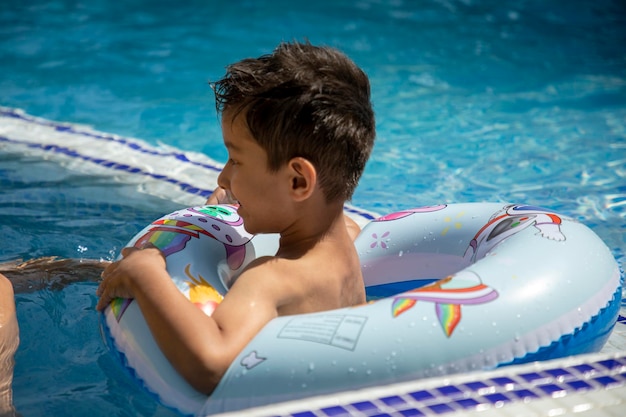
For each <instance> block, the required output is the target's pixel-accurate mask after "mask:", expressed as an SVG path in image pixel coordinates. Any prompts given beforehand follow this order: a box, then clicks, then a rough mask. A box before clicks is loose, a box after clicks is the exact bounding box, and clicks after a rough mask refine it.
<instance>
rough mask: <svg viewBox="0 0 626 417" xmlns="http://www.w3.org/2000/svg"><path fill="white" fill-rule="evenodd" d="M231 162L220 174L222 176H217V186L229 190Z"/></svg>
mask: <svg viewBox="0 0 626 417" xmlns="http://www.w3.org/2000/svg"><path fill="white" fill-rule="evenodd" d="M229 165H230V162H227V163H226V165H224V168H223V169H222V171H221V172H220V174H219V175H218V176H217V185H218V186H220V187H222V188H224V189H226V190H228V189H229V188H230V180H229V174H228V172H229V170H230V167H229Z"/></svg>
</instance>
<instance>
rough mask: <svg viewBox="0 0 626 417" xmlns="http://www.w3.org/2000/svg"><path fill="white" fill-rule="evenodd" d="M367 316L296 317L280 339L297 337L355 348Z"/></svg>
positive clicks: (284, 329)
mask: <svg viewBox="0 0 626 417" xmlns="http://www.w3.org/2000/svg"><path fill="white" fill-rule="evenodd" d="M365 322H367V317H364V316H352V315H346V314H342V315H338V314H328V315H318V316H314V317H295V318H293V319H292V320H290V321H289V323H287V325H285V327H283V329H282V330H281V331H280V333H279V334H278V338H280V339H297V340H304V341H309V342H316V343H323V344H326V345H330V346H335V347H338V348H342V349H347V350H354V348H355V347H356V344H357V342H358V340H359V336H360V335H361V331H362V330H363V326H365Z"/></svg>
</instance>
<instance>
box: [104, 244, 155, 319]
mask: <svg viewBox="0 0 626 417" xmlns="http://www.w3.org/2000/svg"><path fill="white" fill-rule="evenodd" d="M122 256H123V258H122V259H121V260H119V261H117V262H113V263H112V264H110V265H109V266H107V267H106V268H105V270H104V271H103V272H102V282H101V283H100V286H99V287H98V290H97V291H96V295H97V296H99V297H100V300H98V304H97V305H96V310H104V308H105V307H106V306H107V305H109V303H110V302H111V301H112V300H113V299H114V298H135V296H134V291H136V290H138V289H139V290H141V289H142V288H141V287H142V285H145V284H143V283H144V282H149V281H150V279H151V277H154V276H156V275H157V274H159V273H162V272H166V269H165V257H164V256H163V253H162V252H161V251H160V250H159V249H157V248H156V247H154V246H149V247H145V248H143V249H137V248H124V249H122Z"/></svg>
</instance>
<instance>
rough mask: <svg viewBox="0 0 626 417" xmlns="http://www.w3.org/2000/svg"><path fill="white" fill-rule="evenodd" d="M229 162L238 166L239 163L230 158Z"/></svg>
mask: <svg viewBox="0 0 626 417" xmlns="http://www.w3.org/2000/svg"><path fill="white" fill-rule="evenodd" d="M228 162H229V163H230V164H231V165H237V164H238V162H237V161H235V160H234V159H233V158H229V159H228Z"/></svg>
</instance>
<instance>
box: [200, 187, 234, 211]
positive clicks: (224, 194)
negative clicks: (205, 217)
mask: <svg viewBox="0 0 626 417" xmlns="http://www.w3.org/2000/svg"><path fill="white" fill-rule="evenodd" d="M205 204H206V205H207V206H209V205H213V204H239V202H238V201H237V200H235V199H234V198H233V196H232V194H231V193H230V191H226V190H225V189H224V188H222V187H217V188H216V189H215V190H214V191H213V194H211V195H210V196H209V198H208V199H207V201H206V203H205Z"/></svg>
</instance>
